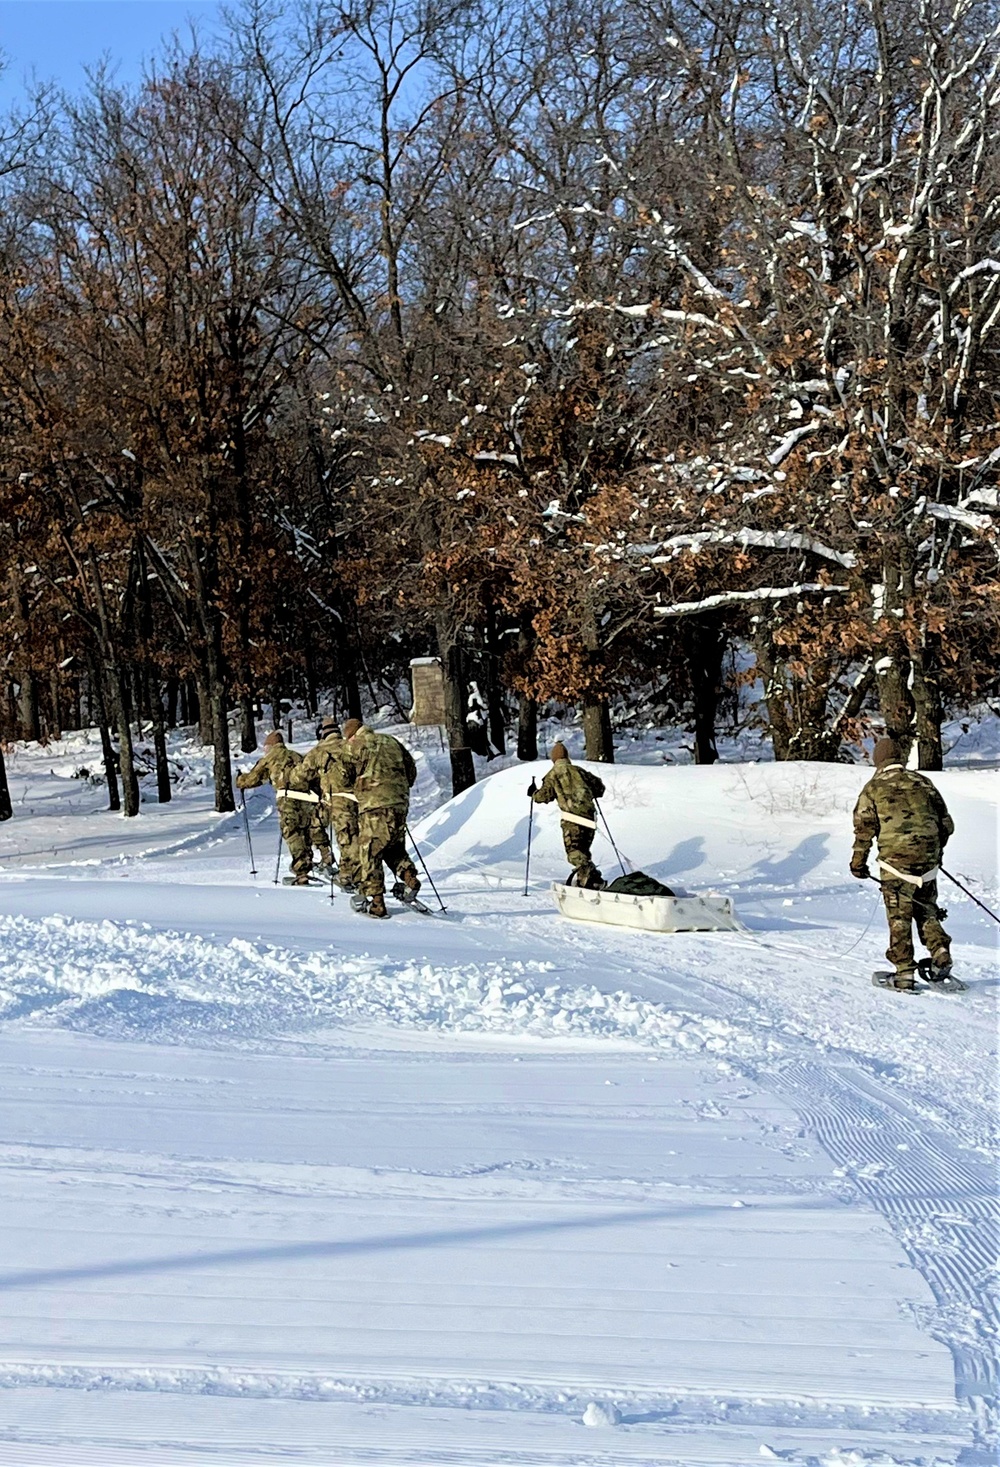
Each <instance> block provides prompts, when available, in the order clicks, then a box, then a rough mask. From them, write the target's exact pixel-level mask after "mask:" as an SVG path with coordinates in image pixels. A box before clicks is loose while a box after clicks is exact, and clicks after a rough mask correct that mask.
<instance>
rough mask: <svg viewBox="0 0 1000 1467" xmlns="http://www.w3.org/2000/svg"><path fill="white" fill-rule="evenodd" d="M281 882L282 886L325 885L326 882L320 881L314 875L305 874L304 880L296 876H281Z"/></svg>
mask: <svg viewBox="0 0 1000 1467" xmlns="http://www.w3.org/2000/svg"><path fill="white" fill-rule="evenodd" d="M281 884H282V886H325V885H326V882H325V881H320V880H319V879H318V878H317V877H315V876H307V877H306V879H305V880H304V881H302V880H301V879H300V878H299V877H298V876H283V877H282V878H281Z"/></svg>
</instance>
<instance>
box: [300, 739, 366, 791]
mask: <svg viewBox="0 0 1000 1467" xmlns="http://www.w3.org/2000/svg"><path fill="white" fill-rule="evenodd" d="M302 768H303V770H304V771H305V773H306V774H307V775H308V777H309V778H310V779H311V780H313V781H318V782H319V787H320V789H321V791H322V793H323V798H324V800H328V799H329V798H330V796H331V795H340V794H344V793H345V792H348V791H351V790H353V789H354V766H353V764H352V763H351V761H350V758H349V757H348V754H347V745H346V744H345V743H344V740H343V739H342V738H341V736H340V734H329V735H328V736H327V737H326V738H325V739H321V740H320V742H319V743H318V744H317V745H316V747H315V748H314V749H310V750H309V753H308V754H307V755H306V757H305V758H304V759H303V761H302Z"/></svg>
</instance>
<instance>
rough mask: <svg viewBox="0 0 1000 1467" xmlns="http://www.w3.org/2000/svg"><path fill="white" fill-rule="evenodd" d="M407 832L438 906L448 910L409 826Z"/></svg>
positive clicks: (443, 910)
mask: <svg viewBox="0 0 1000 1467" xmlns="http://www.w3.org/2000/svg"><path fill="white" fill-rule="evenodd" d="M406 833H407V835H408V836H409V837H410V840H411V842H412V844H413V849H414V850H415V851H416V853H417V860H418V861H419V862H420V864H421V866H422V867H423V872H424V875H425V876H426V877H427V880H428V881H429V882H430V886H431V891H432V892H433V893H434V895H435V896H436V897H437V901H438V906H439V907H440V908H441V910H442V912H447V910H448V908H447V907H446V906H445V904H444V902H443V901H442V900H441V895H440V893H439V891H438V889H437V887H436V886H435V885H434V877H433V876H432V875H431V873H430V872H429V871H428V869H427V862H426V861H425V860H424V858H423V856H422V855H421V854H420V847H419V846H418V845H417V843H416V841H415V840H414V839H413V831H412V830H411V829H410V827H409V826H407V827H406Z"/></svg>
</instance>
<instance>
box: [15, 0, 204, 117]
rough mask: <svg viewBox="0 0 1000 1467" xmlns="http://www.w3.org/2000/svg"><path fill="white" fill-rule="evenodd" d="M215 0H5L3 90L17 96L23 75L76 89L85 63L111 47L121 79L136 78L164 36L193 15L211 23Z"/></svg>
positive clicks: (184, 25) (181, 27)
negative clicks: (4, 71)
mask: <svg viewBox="0 0 1000 1467" xmlns="http://www.w3.org/2000/svg"><path fill="white" fill-rule="evenodd" d="M220 10H221V6H220V4H219V3H217V0H0V51H2V52H3V53H4V55H5V57H6V59H7V71H6V73H5V75H4V77H3V79H2V83H0V91H2V94H3V97H4V98H5V99H7V100H9V99H11V98H13V97H16V96H17V94H18V92H19V91H20V90H21V88H22V85H23V80H24V78H25V76H26V75H30V73H31V72H32V71H34V72H35V73H36V74H37V76H38V77H39V79H40V80H45V81H55V82H57V83H58V84H59V85H60V86H63V87H66V88H68V89H70V90H74V91H75V90H77V89H78V88H79V87H81V86H82V85H84V83H85V75H84V68H85V67H86V66H88V65H93V64H94V63H95V62H97V61H99V60H100V59H101V57H102V56H104V55H105V54H107V55H108V56H109V57H110V58H111V60H112V62H113V63H114V64H116V65H117V67H118V72H117V74H118V79H119V80H120V81H122V82H129V81H135V80H136V79H137V78H138V77H139V76H140V74H141V71H142V63H143V60H144V59H145V58H146V57H147V56H149V54H150V53H151V52H154V51H156V50H157V48H158V44H159V41H160V38H161V37H162V36H164V35H169V34H170V32H171V31H174V30H182V31H183V30H186V29H187V28H188V25H189V22H190V21H191V20H192V19H193V20H196V21H197V22H199V25H200V26H204V27H206V28H210V27H211V26H212V23H213V22H214V21H217V19H218V17H219V13H220Z"/></svg>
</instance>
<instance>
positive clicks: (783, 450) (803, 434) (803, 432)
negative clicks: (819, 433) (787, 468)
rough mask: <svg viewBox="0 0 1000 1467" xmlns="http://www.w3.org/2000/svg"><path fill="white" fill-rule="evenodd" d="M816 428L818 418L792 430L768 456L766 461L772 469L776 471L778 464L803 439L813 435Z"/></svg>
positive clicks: (811, 419)
mask: <svg viewBox="0 0 1000 1467" xmlns="http://www.w3.org/2000/svg"><path fill="white" fill-rule="evenodd" d="M818 427H819V418H810V419H809V422H808V423H803V424H802V426H801V427H799V428H793V429H792V431H791V432H790V433H788V434H787V435H786V436H785V437H784V438H783V439H782V440H781V442H780V443H779V444H778V446H777V448H776V449H775V450H774V452H773V453H769V454H768V456H767V461H768V463H769V464H770V465H771V467H772V469H776V468H777V467H778V465H779V464H780V463H783V462H784V460H785V459H786V458H787V457H788V455H789V454H790V453H791V451H792V449H793V448H795V446H796V444H799V443H801V442H802V440H803V438H808V437H809V436H810V434H812V433H815V432H816V429H817V428H818Z"/></svg>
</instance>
